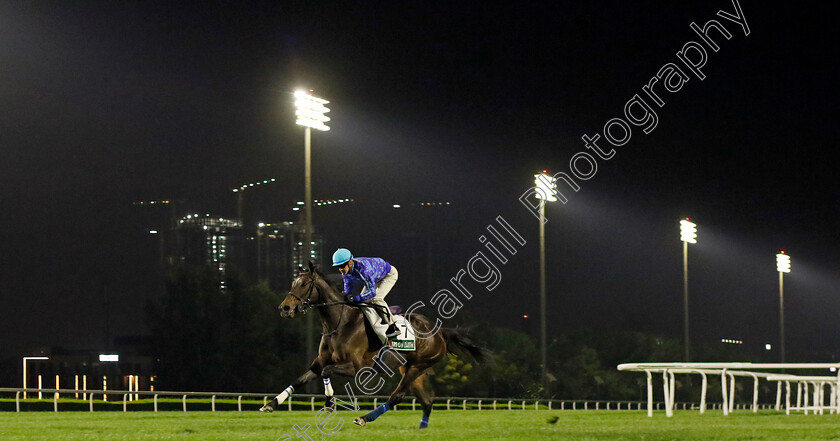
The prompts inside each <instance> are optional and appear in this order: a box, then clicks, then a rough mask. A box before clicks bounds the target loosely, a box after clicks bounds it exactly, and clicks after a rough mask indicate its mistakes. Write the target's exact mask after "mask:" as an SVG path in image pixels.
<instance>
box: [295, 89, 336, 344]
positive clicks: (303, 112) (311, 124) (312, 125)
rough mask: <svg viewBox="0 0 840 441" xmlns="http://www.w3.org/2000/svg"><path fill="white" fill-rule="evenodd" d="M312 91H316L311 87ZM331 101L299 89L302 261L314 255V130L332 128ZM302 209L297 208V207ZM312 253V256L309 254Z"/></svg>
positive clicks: (309, 323)
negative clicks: (329, 107) (302, 187)
mask: <svg viewBox="0 0 840 441" xmlns="http://www.w3.org/2000/svg"><path fill="white" fill-rule="evenodd" d="M310 92H312V90H311V89H310ZM329 103H330V102H329V101H327V100H325V99H323V98H319V97H316V96H314V95H311V94H309V93H307V92H305V91H303V90H298V91H297V92H295V108H296V110H295V115H296V116H297V121H295V123H296V124H298V125H301V126H304V127H305V128H306V130H305V131H304V160H303V161H304V171H303V175H304V177H303V179H304V198H303V202H304V204H305V205H304V208H305V211H304V217H305V222H304V225H305V227H304V232H303V235H304V236H305V242H306V245H305V246H304V247H303V250H302V251H303V254H302V255H301V264H303V263H304V262H305V261H306V260H308V259H309V258H310V257H312V245H311V243H312V129H315V130H320V131H322V132H326V131H328V130H329V129H330V128H329V126H327V124H326V123H327V122H329V121H330V118H329V117H328V116H327V115H326V113H328V112H329V111H330V109H328V108H327V106H326V105H327V104H329ZM294 210H295V211H298V209H297V208H295V209H294ZM307 256H308V257H307ZM313 320H314V314H308V315H307V316H306V331H305V332H306V343H305V344H306V348H307V349H306V359H307V360H311V359H313V358H315V352H314V349H312V348H313V347H314V346H315V340H314V338H313V334H314V333H315V324H314V321H313Z"/></svg>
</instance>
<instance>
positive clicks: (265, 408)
mask: <svg viewBox="0 0 840 441" xmlns="http://www.w3.org/2000/svg"><path fill="white" fill-rule="evenodd" d="M260 412H268V413H271V412H274V408H273V407H271V404H266V405H265V406H263V407H260Z"/></svg>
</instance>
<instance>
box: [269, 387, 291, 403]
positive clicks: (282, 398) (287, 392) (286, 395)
mask: <svg viewBox="0 0 840 441" xmlns="http://www.w3.org/2000/svg"><path fill="white" fill-rule="evenodd" d="M294 391H295V388H294V387H292V386H289V387H287V388H286V389H285V390H283V392H280V395H277V396H276V397H274V399H275V400H277V404H283V402H284V401H286V398H289V397H290V396H292V392H294Z"/></svg>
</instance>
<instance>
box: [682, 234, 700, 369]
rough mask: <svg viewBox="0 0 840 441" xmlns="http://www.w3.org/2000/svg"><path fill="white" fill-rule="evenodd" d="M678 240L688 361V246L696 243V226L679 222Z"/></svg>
mask: <svg viewBox="0 0 840 441" xmlns="http://www.w3.org/2000/svg"><path fill="white" fill-rule="evenodd" d="M680 240H681V241H682V243H683V321H684V323H683V341H684V344H685V347H684V351H685V352H684V354H685V355H684V358H685V361H686V362H687V361H689V354H690V352H689V348H690V344H689V336H688V244H690V243H697V225H696V224H694V223H693V222H689V219H688V218H685V219H683V220H681V221H680Z"/></svg>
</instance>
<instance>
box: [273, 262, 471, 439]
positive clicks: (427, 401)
mask: <svg viewBox="0 0 840 441" xmlns="http://www.w3.org/2000/svg"><path fill="white" fill-rule="evenodd" d="M313 307H314V308H316V309H317V310H318V313H319V315H320V317H321V324H322V325H323V330H324V332H323V334H322V336H321V342H320V344H319V346H318V355H317V357H316V358H315V360H313V361H312V364H311V365H310V366H309V369H307V370H306V372H304V373H303V374H302V375H301V376H299V377H298V378H297V380H295V382H294V383H292V385H290V386H289V387H287V388H286V389H285V390H284V391H283V392H281V393H280V394H279V395H277V397H275V398H274V399H273V400H272V401H271V402H270V403H268V404H266V405H265V406H263V407H262V408H261V409H260V410H261V411H264V412H271V411H273V410H274V409H276V408H279V406H280V404H282V403H283V401H285V400H286V399H287V398H289V397H290V396H291V394H292V393H293V392H294V390H295V389H298V388H299V387H301V386H303V385H304V384H306V383H309V382H310V381H312V380H314V379H316V378H318V377H321V378H322V379H323V381H324V389H325V393H326V395H327V406H328V407H333V408H335V399H334V398H333V390H332V386H331V381H330V378H331V377H332V376H333V375H342V376H347V377H352V376H355V375H356V374H357V373H358V372H359V371H360V370H365V371H367V372H366V373H370V372H371V371H372V370H373V371H376V370H380V371H381V370H383V369H388V372H391V373H393V371H391V370H390V369H389V368H394V367H399V371H400V373H401V374H402V378H401V379H400V382H399V384H398V385H397V388H396V389H395V390H394V391H393V392H392V393H391V395H390V397H389V398H388V401H387V402H386V403H385V404H383V405H382V406H380V407H377V408H376V409H374V410H373V411H371V412H369V413H368V414H366V415H364V416H362V417H359V418H356V419H355V420H354V421H353V422H354V423H356V424H357V425H360V426H364V425H365V424H366V423H369V422H371V421H373V420H375V419H376V418H377V417H379V416H380V415H382V414H383V413H384V412H387V411H388V410H390V409H393V408H394V406H396V405H397V404H399V403H400V402H401V401H402V400H403V398H404V397H405V395H406V392H408V391H409V390H410V391H411V392H412V395H414V396H415V397H417V399H418V400H419V401H420V405H421V406H422V409H423V416H422V418H421V420H420V428H421V429H424V428H426V427H427V426H428V424H429V414H430V413H431V411H432V397H431V396H430V395H429V393H428V392H426V390H425V389H424V388H423V376H424V374H425V373H426V371H427V370H428V369H429V368H431V367H432V366H433V365H434V364H435V363H437V362H438V361H440V360H441V359H442V358H443V357H444V356H445V355H446V353H447V352H451V350H450V349H452V348H458V349H460V350H462V351H464V350H465V351H466V352H468V353H469V354H470V355H471V356H472V357H473V358H475V359H476V361H479V362H480V361H483V356H484V354H483V350H482V349H481V348H479V347H478V346H476V345H475V344H473V343H472V342H471V341H470V340H469V338H467V337H466V336H465V335H463V334H462V333H460V332H459V331H458V330H456V329H452V328H439V332H434V333H433V327H432V324H431V322H430V321H429V320H428V319H427V318H426V317H424V316H422V315H420V314H416V313H413V314H410V315H409V316H408V317H406V318H408V319H409V320H410V322H411V325H412V327H413V328H414V331H415V334H416V336H417V337H416V339H415V340H416V344H415V350H414V351H413V352H396V351H395V350H393V349H390V347H389V346H385V347H383V345H382V343H381V341H380V340H379V338H378V337H377V336H376V334H375V333H374V332H373V330H372V329H371V328H370V327H369V326H366V325H365V322H366V320H365V317H364V316H363V315H362V312H361V310H360V309H359V306H358V304H351V303H348V302H347V301H345V299H344V296H343V294H342V293H340V292H338V291H337V290H336V289H334V288H333V287H332V286H331V285H330V283H329V282H327V281H326V280H325V279H324V277H323V275H322V274H320V273H319V272H318V271H316V270H315V268H314V265H313V264H312V262H310V263H309V269H308V270H304V269H303V268H300V273H299V275H298V277H297V279H295V281H294V282H292V288H291V290H290V291H289V292H288V294H286V296H285V298H284V299H283V302H282V303H281V304H280V306H279V307H278V309H279V310H280V312H281V315H282V316H283V317H284V318H293V317H294V316H295V314H300V313H305V312H306V311H307V310H308V309H309V308H313ZM389 352H390V354H389ZM383 359H384V361H383ZM356 384H357V385H358V378H357V383H356Z"/></svg>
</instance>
